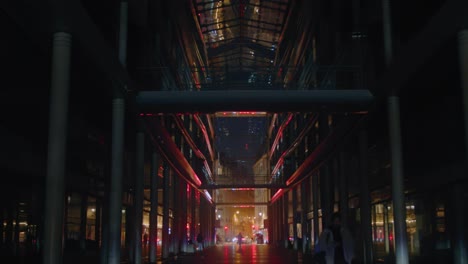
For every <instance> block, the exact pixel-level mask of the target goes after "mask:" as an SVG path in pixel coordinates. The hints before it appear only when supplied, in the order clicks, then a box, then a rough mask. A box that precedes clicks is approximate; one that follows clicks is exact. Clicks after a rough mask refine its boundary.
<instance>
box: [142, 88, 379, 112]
mask: <svg viewBox="0 0 468 264" xmlns="http://www.w3.org/2000/svg"><path fill="white" fill-rule="evenodd" d="M372 101H373V96H372V94H371V93H370V92H369V91H367V90H287V91H286V90H231V91H203V92H186V91H157V92H139V93H138V94H137V104H138V106H139V107H140V110H141V111H142V112H152V113H186V112H205V113H206V112H207V113H211V112H217V111H268V112H285V111H291V112H293V111H302V112H308V111H314V110H325V111H327V110H329V111H345V112H362V111H366V110H367V108H368V107H369V106H370V104H371V103H372Z"/></svg>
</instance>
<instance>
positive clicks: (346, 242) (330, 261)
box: [316, 213, 354, 264]
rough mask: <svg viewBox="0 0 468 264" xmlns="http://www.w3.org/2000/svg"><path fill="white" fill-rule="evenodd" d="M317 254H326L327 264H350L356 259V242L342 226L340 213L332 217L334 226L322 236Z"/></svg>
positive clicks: (326, 229)
mask: <svg viewBox="0 0 468 264" xmlns="http://www.w3.org/2000/svg"><path fill="white" fill-rule="evenodd" d="M316 252H318V253H320V252H324V253H325V261H326V263H327V264H350V263H351V261H352V260H353V258H354V242H353V239H352V237H351V233H350V232H349V230H348V229H347V228H345V227H343V226H342V225H341V219H340V214H339V213H334V214H333V216H332V224H331V225H330V226H329V227H326V228H325V229H324V230H323V231H322V234H320V237H319V240H318V244H317V249H316Z"/></svg>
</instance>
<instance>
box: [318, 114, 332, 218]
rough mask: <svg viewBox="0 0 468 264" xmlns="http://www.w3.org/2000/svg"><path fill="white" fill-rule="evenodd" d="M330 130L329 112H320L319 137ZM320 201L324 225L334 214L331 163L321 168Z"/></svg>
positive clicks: (326, 134) (325, 135)
mask: <svg viewBox="0 0 468 264" xmlns="http://www.w3.org/2000/svg"><path fill="white" fill-rule="evenodd" d="M328 132H329V126H328V114H327V113H320V116H319V139H320V142H322V141H323V140H324V139H325V138H326V137H327V136H328ZM319 175H320V189H321V191H320V197H321V199H320V202H321V205H322V206H321V208H322V226H328V225H330V224H331V216H332V214H333V201H334V195H333V188H332V186H331V182H332V181H331V178H332V177H331V175H330V168H329V165H327V164H324V165H322V167H321V168H320V174H319Z"/></svg>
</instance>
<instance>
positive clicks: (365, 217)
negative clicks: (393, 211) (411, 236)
mask: <svg viewBox="0 0 468 264" xmlns="http://www.w3.org/2000/svg"><path fill="white" fill-rule="evenodd" d="M367 149H368V144H367V133H366V131H365V130H362V131H361V132H360V134H359V173H360V179H361V182H360V191H361V192H360V197H359V205H360V207H361V210H360V212H361V230H362V236H363V243H364V245H363V246H364V258H365V259H364V262H365V263H373V249H372V221H371V200H370V192H369V180H368V178H369V175H368V165H367V158H368V157H367Z"/></svg>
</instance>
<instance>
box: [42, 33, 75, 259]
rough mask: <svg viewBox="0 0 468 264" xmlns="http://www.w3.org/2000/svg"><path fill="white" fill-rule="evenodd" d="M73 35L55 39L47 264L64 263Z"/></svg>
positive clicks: (45, 249) (46, 204)
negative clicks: (67, 143)
mask: <svg viewBox="0 0 468 264" xmlns="http://www.w3.org/2000/svg"><path fill="white" fill-rule="evenodd" d="M70 56H71V35H70V34H68V33H65V32H57V33H55V34H54V37H53V50H52V70H51V72H52V77H51V94H50V111H49V136H48V138H49V142H48V153H47V176H46V189H47V190H46V192H45V194H46V197H45V217H44V224H45V226H44V253H43V262H44V263H50V264H59V263H62V241H63V212H64V206H65V205H64V203H65V197H64V195H65V158H66V142H67V115H68V98H69V96H68V94H69V90H70Z"/></svg>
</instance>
